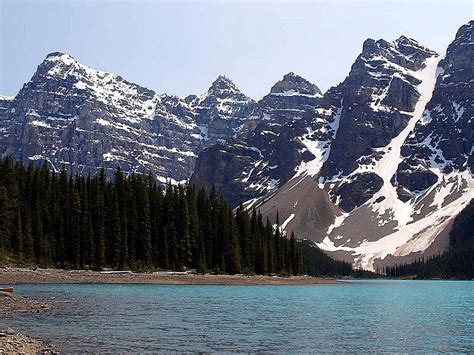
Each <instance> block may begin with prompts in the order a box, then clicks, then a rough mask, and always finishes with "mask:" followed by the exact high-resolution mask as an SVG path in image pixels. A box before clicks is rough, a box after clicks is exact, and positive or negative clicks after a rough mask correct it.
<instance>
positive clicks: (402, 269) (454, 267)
mask: <svg viewBox="0 0 474 355" xmlns="http://www.w3.org/2000/svg"><path fill="white" fill-rule="evenodd" d="M385 273H386V274H387V276H389V277H414V278H419V279H433V278H443V279H474V202H473V200H471V202H470V203H469V205H468V206H467V207H466V208H465V209H464V210H463V211H462V212H461V213H460V214H459V215H458V216H457V217H456V218H455V219H454V223H453V227H452V229H451V232H450V234H449V250H448V251H446V252H445V253H444V254H441V255H437V256H434V257H432V258H430V259H427V260H425V259H423V258H422V259H420V260H417V261H416V262H414V263H411V264H405V265H395V266H387V267H386V268H385Z"/></svg>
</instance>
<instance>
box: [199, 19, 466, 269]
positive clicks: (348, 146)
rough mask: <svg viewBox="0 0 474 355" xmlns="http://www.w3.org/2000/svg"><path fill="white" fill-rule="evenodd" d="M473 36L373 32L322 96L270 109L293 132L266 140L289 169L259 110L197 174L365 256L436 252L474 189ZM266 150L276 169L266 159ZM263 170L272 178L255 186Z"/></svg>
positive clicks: (341, 253) (280, 127) (278, 127)
mask: <svg viewBox="0 0 474 355" xmlns="http://www.w3.org/2000/svg"><path fill="white" fill-rule="evenodd" d="M471 36H472V22H470V23H469V24H467V25H465V26H463V27H462V28H461V29H460V30H459V32H458V34H457V35H456V39H455V41H454V42H453V43H452V44H451V45H450V46H449V48H448V50H447V54H446V56H445V58H444V59H442V58H441V57H440V56H439V55H438V54H436V53H435V52H433V51H432V50H429V49H427V48H425V47H424V46H422V45H420V44H419V43H418V42H416V41H415V40H413V39H409V38H407V37H404V36H402V37H400V38H398V39H397V40H395V41H394V42H387V41H385V40H378V41H374V40H371V39H369V40H367V41H365V43H364V45H363V49H362V53H361V54H360V55H359V56H358V58H357V59H356V61H355V63H354V64H353V66H352V68H351V71H350V73H349V75H348V76H347V78H346V79H345V80H344V82H343V83H341V84H340V85H338V86H337V87H334V88H331V89H330V90H328V92H326V93H325V94H324V96H323V97H322V98H321V99H320V102H319V103H313V106H312V107H310V106H308V105H302V106H305V108H304V114H303V115H301V114H300V113H299V112H298V113H296V112H293V113H289V115H288V116H287V117H285V120H284V123H282V122H281V121H278V120H277V119H275V118H274V117H272V116H271V115H270V116H269V118H270V120H269V122H270V123H272V124H273V125H274V127H275V128H274V129H273V130H271V129H269V130H267V129H265V131H270V132H272V136H280V135H283V137H284V140H285V141H286V143H283V142H278V143H276V144H275V145H274V146H272V144H271V143H270V142H265V143H262V146H265V147H272V150H271V151H272V153H273V154H274V153H275V152H278V151H280V152H282V153H284V154H285V157H284V159H283V161H279V164H278V167H280V166H285V168H286V174H278V173H276V166H275V165H276V164H275V165H274V163H271V162H270V160H269V159H268V154H262V153H260V152H261V150H262V149H261V147H260V146H258V142H259V141H262V142H263V140H262V138H261V137H259V138H258V139H255V137H256V136H257V134H258V133H259V130H258V129H259V127H263V126H264V125H265V122H262V123H260V124H259V125H258V126H257V130H256V131H255V132H252V133H251V134H250V135H247V136H242V137H240V139H239V140H238V141H235V140H234V141H230V142H227V143H226V144H224V145H222V146H221V147H219V148H217V147H212V148H209V149H206V150H204V151H203V152H202V153H201V154H200V156H199V157H198V160H197V165H196V170H195V173H194V175H193V178H192V181H196V182H197V183H201V181H203V180H204V181H205V182H206V184H207V186H210V185H211V183H215V185H216V187H218V188H219V189H220V190H221V191H223V193H224V195H225V196H227V197H229V198H230V199H231V201H232V202H233V203H234V204H237V203H240V202H244V201H246V202H245V203H246V205H247V206H248V207H255V206H258V208H260V210H261V211H262V212H263V214H264V215H268V216H270V217H272V218H273V219H274V218H275V215H276V213H277V211H278V212H279V215H280V222H283V223H281V227H282V228H283V229H284V230H286V231H287V232H290V231H294V232H295V233H296V235H298V236H299V237H301V238H308V239H311V240H314V241H315V242H317V245H318V246H319V247H320V248H322V249H324V250H326V251H327V252H328V253H330V254H332V255H333V256H335V257H338V258H341V259H345V260H347V259H353V260H354V261H355V264H356V265H357V266H363V267H366V268H369V269H373V268H375V267H377V266H379V265H382V264H384V263H393V262H400V260H403V259H406V260H409V259H413V258H415V257H417V256H419V255H420V253H424V255H425V256H426V255H430V254H433V253H438V252H439V251H440V250H442V249H443V248H445V247H446V245H447V243H446V238H447V233H448V231H449V227H450V223H451V221H452V218H453V217H454V216H455V215H456V214H457V213H459V211H460V210H461V209H462V208H463V206H465V205H466V203H468V201H469V200H470V199H471V198H472V197H473V189H472V187H473V178H472V159H473V158H472V138H473V135H472V116H473V115H472V95H471V92H472V88H471V83H472V75H471V73H472V42H471V40H470V38H471ZM284 90H286V91H289V90H291V89H289V90H287V89H286V88H285V89H284ZM272 91H273V90H272ZM262 101H264V100H262ZM295 108H296V109H298V108H297V107H293V109H295ZM273 122H274V123H273ZM290 125H291V127H293V129H292V130H290V131H288V130H287V129H286V128H287V127H288V126H290ZM267 134H268V133H267ZM260 135H261V134H260ZM257 137H258V136H257ZM244 147H245V148H244ZM249 147H251V148H249ZM253 148H255V149H253ZM257 148H258V151H257V150H256V149H257ZM213 149H215V150H214V151H213ZM245 149H247V154H246V153H245ZM249 149H250V150H249ZM253 150H255V151H257V152H258V154H257V153H255V151H253ZM214 153H217V155H215V156H212V154H214ZM252 154H253V155H252ZM221 157H222V159H221ZM267 161H268V165H270V167H275V171H268V170H265V169H259V166H260V164H262V163H266V162H267ZM209 162H211V163H209ZM216 162H218V164H217V163H216ZM202 171H206V172H207V173H208V175H207V176H204V175H202V174H201V172H202ZM224 172H226V173H227V174H228V175H226V177H225V178H223V176H224ZM230 172H233V173H230ZM203 176H204V178H203ZM247 176H249V179H246V178H247ZM253 176H255V178H254V179H255V180H251V179H252V177H253ZM216 177H217V178H216ZM259 181H260V182H262V183H263V184H262V186H264V188H262V189H252V188H253V187H254V186H256V184H257V183H258V182H259ZM204 185H205V184H204ZM257 186H258V185H257ZM395 258H396V259H395ZM395 260H396V261H395Z"/></svg>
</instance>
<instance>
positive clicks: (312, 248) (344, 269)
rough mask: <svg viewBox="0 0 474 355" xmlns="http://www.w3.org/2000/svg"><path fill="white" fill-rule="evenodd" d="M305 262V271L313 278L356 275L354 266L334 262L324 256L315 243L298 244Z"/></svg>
mask: <svg viewBox="0 0 474 355" xmlns="http://www.w3.org/2000/svg"><path fill="white" fill-rule="evenodd" d="M298 246H299V247H300V250H301V255H302V256H303V260H304V271H305V274H307V275H312V276H330V275H332V276H349V275H353V276H354V275H355V273H356V270H353V269H352V264H351V263H349V262H345V261H339V260H334V259H332V258H331V257H329V256H328V255H326V254H324V252H322V251H321V249H319V248H318V247H317V246H316V245H315V244H314V243H313V242H310V241H308V240H303V241H301V242H299V243H298Z"/></svg>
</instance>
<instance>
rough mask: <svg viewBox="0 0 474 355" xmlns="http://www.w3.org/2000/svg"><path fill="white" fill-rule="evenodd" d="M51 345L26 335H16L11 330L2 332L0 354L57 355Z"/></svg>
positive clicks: (0, 333) (0, 331)
mask: <svg viewBox="0 0 474 355" xmlns="http://www.w3.org/2000/svg"><path fill="white" fill-rule="evenodd" d="M57 353H58V352H57V351H56V350H55V349H54V348H53V347H51V345H50V344H48V343H47V342H44V341H42V340H38V339H34V338H31V337H29V336H26V335H22V334H15V331H14V330H13V329H11V328H7V329H4V330H0V354H57Z"/></svg>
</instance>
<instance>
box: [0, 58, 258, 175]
mask: <svg viewBox="0 0 474 355" xmlns="http://www.w3.org/2000/svg"><path fill="white" fill-rule="evenodd" d="M253 107H254V102H253V101H252V100H251V99H249V98H248V97H246V96H245V95H244V94H242V93H241V92H240V91H239V90H238V89H237V87H236V86H235V85H234V84H233V83H232V82H231V81H230V80H229V79H228V78H225V77H222V76H221V77H219V78H218V79H217V80H216V81H215V82H214V83H213V84H212V86H211V88H210V89H209V90H208V92H207V93H206V94H204V95H201V96H199V97H197V96H194V97H188V98H184V99H183V98H179V97H175V96H169V95H157V94H156V93H155V92H154V91H152V90H149V89H146V88H143V87H141V86H139V85H136V84H133V83H130V82H128V81H126V80H124V79H123V78H122V77H120V76H117V75H114V74H112V73H108V72H104V71H100V70H95V69H92V68H89V67H87V66H85V65H83V64H80V63H79V62H77V61H76V60H75V59H74V58H73V57H72V56H70V55H69V54H63V53H51V54H49V55H48V56H47V58H46V59H45V60H44V61H43V63H41V64H40V66H39V67H38V69H37V71H36V73H35V74H34V75H33V77H32V78H31V80H30V81H29V82H28V83H26V84H25V85H24V86H23V88H22V89H21V91H20V92H19V93H18V95H16V97H15V99H14V100H6V99H1V100H0V134H1V137H2V139H1V141H0V154H2V155H13V156H14V158H16V159H19V160H21V161H22V162H23V163H25V164H28V163H30V162H39V163H42V162H43V161H45V160H46V161H47V162H48V164H49V166H50V168H51V169H54V170H59V169H61V168H63V167H65V168H66V169H68V170H69V171H70V172H71V173H79V174H88V173H92V174H94V173H96V172H97V171H98V170H99V169H100V168H101V167H104V168H105V169H106V172H107V173H108V174H109V176H111V175H112V173H113V171H114V170H115V169H116V167H117V166H121V168H122V170H124V171H125V172H126V173H132V172H138V173H147V172H150V171H151V172H153V174H154V175H155V176H156V178H157V179H158V180H159V181H161V182H164V181H166V180H171V181H172V182H178V181H186V180H187V179H188V178H189V177H190V175H191V173H192V171H193V168H194V162H195V159H196V157H197V154H198V153H199V152H200V151H201V150H202V149H203V148H205V147H208V146H211V145H212V144H214V143H215V142H216V141H217V139H219V138H224V139H229V138H231V137H233V136H234V135H235V134H237V132H240V131H245V130H246V129H247V128H249V127H252V123H251V122H254V123H253V125H255V120H256V119H258V116H256V117H254V118H253V119H249V120H247V118H248V117H251V113H252V112H253V110H254V108H253Z"/></svg>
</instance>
